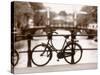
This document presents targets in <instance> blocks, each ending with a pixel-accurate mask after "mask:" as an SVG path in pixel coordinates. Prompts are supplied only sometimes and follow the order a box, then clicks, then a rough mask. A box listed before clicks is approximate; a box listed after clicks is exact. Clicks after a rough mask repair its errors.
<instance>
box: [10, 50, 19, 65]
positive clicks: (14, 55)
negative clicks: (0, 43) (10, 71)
mask: <svg viewBox="0 0 100 75" xmlns="http://www.w3.org/2000/svg"><path fill="white" fill-rule="evenodd" d="M18 61H19V54H18V52H17V51H16V50H14V51H11V64H12V65H13V66H16V65H17V64H18Z"/></svg>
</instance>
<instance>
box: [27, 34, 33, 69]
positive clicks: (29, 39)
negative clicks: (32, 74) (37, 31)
mask: <svg viewBox="0 0 100 75" xmlns="http://www.w3.org/2000/svg"><path fill="white" fill-rule="evenodd" d="M27 38H28V40H27V44H28V61H27V67H32V64H31V58H32V57H31V35H30V34H28V36H27Z"/></svg>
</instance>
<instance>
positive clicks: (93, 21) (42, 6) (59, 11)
mask: <svg viewBox="0 0 100 75" xmlns="http://www.w3.org/2000/svg"><path fill="white" fill-rule="evenodd" d="M97 11H98V7H97V6H90V5H75V4H56V3H41V2H24V1H13V2H11V72H12V73H15V74H22V73H38V72H54V71H71V70H88V69H97V64H98V60H97V59H98V47H97V44H98V36H97V33H98V30H97V29H98V20H97V17H98V13H97Z"/></svg>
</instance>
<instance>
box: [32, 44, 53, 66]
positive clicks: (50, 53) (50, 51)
mask: <svg viewBox="0 0 100 75" xmlns="http://www.w3.org/2000/svg"><path fill="white" fill-rule="evenodd" d="M40 46H41V47H44V48H48V51H49V59H48V60H47V61H46V62H45V63H42V61H41V60H42V58H41V59H40V60H39V56H38V58H37V59H33V56H34V57H35V54H34V53H35V49H36V48H38V47H40ZM42 53H43V52H42ZM51 58H52V50H51V49H50V47H49V46H48V45H46V44H39V45H36V46H35V47H34V48H33V49H32V62H33V64H35V65H36V66H39V67H41V66H44V65H46V64H48V63H49V61H50V60H51ZM35 60H39V61H40V62H41V63H42V64H39V62H38V63H36V61H35ZM43 62H44V61H43Z"/></svg>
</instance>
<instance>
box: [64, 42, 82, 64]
mask: <svg viewBox="0 0 100 75" xmlns="http://www.w3.org/2000/svg"><path fill="white" fill-rule="evenodd" d="M70 45H72V43H69V44H67V45H66V46H65V48H64V51H63V52H64V53H63V54H64V59H65V61H66V62H67V63H69V64H76V63H78V62H79V61H80V60H81V58H82V54H83V50H82V48H81V46H80V45H79V44H77V43H73V45H75V47H76V46H77V47H78V48H79V49H76V50H79V51H80V56H79V55H78V56H79V58H78V60H77V61H75V59H74V62H71V60H72V55H69V56H68V57H67V56H65V53H66V52H65V51H66V48H68V47H69V46H70ZM75 54H76V53H75ZM78 56H77V57H78ZM74 57H75V55H74ZM77 57H76V58H77ZM67 58H69V59H67ZM70 58H71V59H70Z"/></svg>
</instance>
